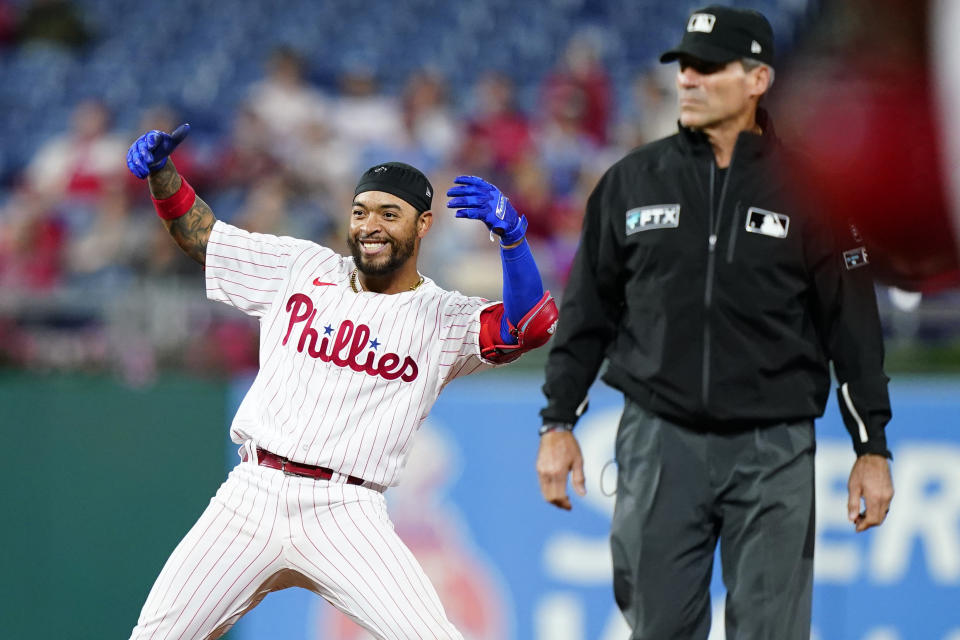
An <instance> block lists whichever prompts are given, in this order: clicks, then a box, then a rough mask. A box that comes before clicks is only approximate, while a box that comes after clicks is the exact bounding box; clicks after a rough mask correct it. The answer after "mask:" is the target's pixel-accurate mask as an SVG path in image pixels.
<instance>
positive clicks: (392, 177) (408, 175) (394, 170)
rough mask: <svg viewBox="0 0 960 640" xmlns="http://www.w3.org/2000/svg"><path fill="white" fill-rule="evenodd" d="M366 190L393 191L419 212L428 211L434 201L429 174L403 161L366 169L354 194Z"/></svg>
mask: <svg viewBox="0 0 960 640" xmlns="http://www.w3.org/2000/svg"><path fill="white" fill-rule="evenodd" d="M364 191H384V192H386V193H392V194H393V195H395V196H397V197H398V198H401V199H403V200H404V201H405V202H408V203H409V204H411V205H413V208H414V209H416V210H417V211H418V212H422V211H428V210H429V209H430V208H431V206H432V203H433V186H431V184H430V181H429V180H427V176H425V175H423V173H422V172H421V171H420V170H419V169H417V168H416V167H411V166H410V165H408V164H404V163H402V162H384V163H383V164H378V165H374V166H372V167H370V168H369V169H367V170H366V171H364V172H363V175H362V176H360V181H359V182H358V183H357V188H356V190H355V191H354V192H353V195H354V196H356V195H357V194H360V193H363V192H364Z"/></svg>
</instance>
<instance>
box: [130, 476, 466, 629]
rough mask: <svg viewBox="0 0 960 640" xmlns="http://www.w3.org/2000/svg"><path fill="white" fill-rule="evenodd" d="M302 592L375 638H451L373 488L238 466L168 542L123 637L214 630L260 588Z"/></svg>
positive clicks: (250, 603) (236, 615)
mask: <svg viewBox="0 0 960 640" xmlns="http://www.w3.org/2000/svg"><path fill="white" fill-rule="evenodd" d="M292 586H298V587H303V588H306V589H310V590H311V591H313V592H314V593H317V594H318V595H320V596H322V597H323V598H325V599H326V600H327V601H328V602H330V604H332V605H333V606H335V607H336V608H337V609H339V610H340V611H342V612H343V613H344V614H346V615H347V616H349V617H350V618H352V619H353V620H354V621H355V622H357V624H359V625H361V626H363V627H364V628H366V629H367V630H369V631H370V632H371V633H372V634H373V635H374V636H375V637H377V638H389V639H394V638H395V639H398V640H400V639H402V640H409V639H413V638H422V639H424V640H427V639H429V640H434V639H447V638H456V639H460V640H462V638H463V636H462V635H461V634H460V633H459V632H458V631H457V630H456V628H454V626H453V625H452V624H451V623H450V622H449V621H448V620H447V616H446V614H445V613H444V610H443V605H442V604H441V603H440V598H439V597H438V596H437V593H436V591H435V590H434V588H433V586H432V585H431V584H430V582H429V580H428V579H427V576H426V575H425V574H424V572H423V569H421V568H420V565H419V563H417V561H416V559H415V558H414V557H413V554H412V553H410V550H409V549H408V548H407V547H406V545H405V544H403V542H402V541H401V540H400V538H399V537H398V536H397V534H396V533H395V532H394V530H393V523H391V522H390V518H389V516H388V515H387V509H386V501H385V500H384V497H383V494H382V493H380V492H378V491H375V490H373V489H368V488H365V487H362V486H355V485H348V484H344V483H338V482H327V481H324V480H313V479H311V478H302V477H297V476H288V475H285V474H284V473H283V472H281V471H278V470H275V469H268V468H266V467H260V466H257V464H256V463H255V462H241V463H240V464H239V465H237V467H236V468H234V469H233V471H231V472H230V475H229V476H228V477H227V480H226V481H225V482H224V483H223V485H222V486H221V487H220V489H219V490H218V491H217V494H216V496H214V498H213V499H212V500H211V501H210V506H208V507H207V509H206V510H205V511H204V512H203V515H202V516H200V519H199V520H198V521H197V523H196V524H195V525H194V526H193V528H192V529H190V531H189V533H187V535H186V537H184V539H183V540H182V541H181V542H180V544H179V545H177V548H176V549H175V550H174V552H173V553H172V554H171V556H170V558H169V559H168V560H167V563H166V565H164V567H163V570H162V571H161V572H160V575H159V576H158V577H157V581H156V582H155V583H154V585H153V588H151V589H150V595H148V596H147V601H146V603H144V605H143V610H142V611H141V613H140V619H139V621H138V622H137V626H136V628H134V630H133V635H132V636H131V638H135V639H138V640H140V639H142V640H147V639H149V640H178V639H181V640H192V639H195V638H211V639H212V638H217V637H219V636H221V635H223V634H224V633H225V632H226V631H227V630H228V629H229V628H230V627H231V626H233V624H234V623H235V622H236V621H237V620H239V619H240V617H241V616H242V615H243V614H244V613H246V612H247V611H249V610H250V609H252V608H253V607H255V606H256V605H257V604H258V603H259V602H260V601H261V600H263V598H264V597H266V595H267V594H268V593H269V592H271V591H278V590H280V589H285V588H287V587H292Z"/></svg>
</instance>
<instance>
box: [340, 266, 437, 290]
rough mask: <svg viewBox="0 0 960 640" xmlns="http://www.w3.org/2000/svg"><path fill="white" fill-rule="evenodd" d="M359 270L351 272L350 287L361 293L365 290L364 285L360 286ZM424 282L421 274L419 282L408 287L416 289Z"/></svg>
mask: <svg viewBox="0 0 960 640" xmlns="http://www.w3.org/2000/svg"><path fill="white" fill-rule="evenodd" d="M358 271H359V269H354V270H353V271H351V272H350V288H351V289H353V292H354V293H360V292H361V291H363V290H364V289H363V287H362V286H360V278H359V277H357V272H358ZM417 275H420V274H417ZM422 284H423V276H420V279H419V280H418V281H417V284H415V285H413V286H412V287H410V288H409V289H407V291H413V290H414V289H416V288H417V287H419V286H420V285H422Z"/></svg>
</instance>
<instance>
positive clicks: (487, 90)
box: [459, 73, 533, 193]
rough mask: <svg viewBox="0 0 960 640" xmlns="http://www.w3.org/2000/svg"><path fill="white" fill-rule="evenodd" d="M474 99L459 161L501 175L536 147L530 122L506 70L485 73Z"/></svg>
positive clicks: (494, 176) (495, 176)
mask: <svg viewBox="0 0 960 640" xmlns="http://www.w3.org/2000/svg"><path fill="white" fill-rule="evenodd" d="M472 102H473V104H474V105H475V112H474V113H473V114H471V117H470V120H469V122H468V123H467V134H466V137H465V140H464V144H463V146H462V147H461V150H460V153H459V162H460V163H461V164H463V165H464V166H465V167H466V168H467V169H468V171H469V172H471V173H475V174H477V175H489V176H492V177H491V179H498V176H500V175H502V174H505V173H506V171H507V169H508V168H509V167H510V166H511V165H512V164H514V163H515V162H517V161H518V160H520V159H521V158H522V157H524V156H525V155H526V154H528V153H529V152H530V151H532V149H533V137H532V135H531V132H530V123H529V121H528V119H527V117H526V115H524V114H523V112H521V111H520V110H519V109H518V108H517V105H516V101H515V95H514V86H513V81H511V80H510V78H508V77H507V76H505V75H503V74H500V73H488V74H486V75H484V76H482V77H481V78H480V80H479V81H478V82H477V84H476V86H475V87H474V88H473V100H472ZM511 193H512V191H511Z"/></svg>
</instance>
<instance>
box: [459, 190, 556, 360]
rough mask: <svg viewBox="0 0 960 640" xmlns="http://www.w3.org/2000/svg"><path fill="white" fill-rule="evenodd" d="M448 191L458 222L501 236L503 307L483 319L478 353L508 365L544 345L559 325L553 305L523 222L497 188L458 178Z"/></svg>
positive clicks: (521, 217)
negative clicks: (484, 227) (479, 225)
mask: <svg viewBox="0 0 960 640" xmlns="http://www.w3.org/2000/svg"><path fill="white" fill-rule="evenodd" d="M454 182H455V183H456V185H457V186H455V187H453V188H452V189H450V190H449V191H447V196H449V197H451V198H452V199H451V200H450V201H449V202H448V203H447V206H448V207H449V208H451V209H458V211H457V214H456V216H457V217H458V218H471V219H474V220H480V221H482V222H483V223H484V224H486V225H487V228H488V229H490V233H491V238H495V237H499V240H500V258H501V261H502V263H503V305H502V306H498V307H496V308H495V310H494V312H493V313H491V314H489V315H486V316H483V317H482V318H481V325H482V326H481V331H480V347H481V354H482V355H483V356H484V357H485V358H487V359H488V360H491V361H493V362H510V361H511V360H516V359H517V358H518V357H520V355H521V354H522V353H524V352H525V351H529V350H530V349H535V348H536V347H539V346H542V345H544V344H546V343H547V341H548V340H549V339H550V336H552V335H553V331H554V328H555V327H556V322H557V305H556V303H555V302H554V300H553V297H551V295H550V292H549V291H547V292H544V290H543V282H542V281H541V279H540V270H539V269H538V268H537V263H536V262H535V261H534V259H533V254H532V253H531V252H530V246H529V245H528V244H527V240H526V238H525V234H526V231H527V219H526V218H525V217H524V216H522V215H520V214H518V213H517V211H516V209H514V208H513V205H512V204H510V201H509V200H508V199H507V197H506V196H505V195H503V193H502V192H501V191H500V190H499V189H497V188H496V187H495V186H493V185H492V184H490V183H489V182H487V181H486V180H483V179H481V178H477V177H474V176H459V177H458V178H456V179H455V180H454Z"/></svg>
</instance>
